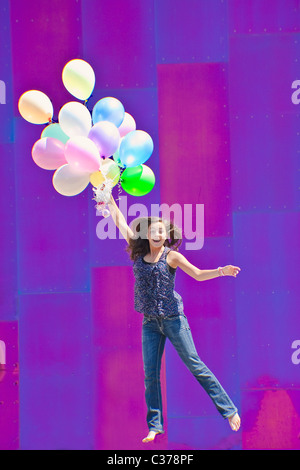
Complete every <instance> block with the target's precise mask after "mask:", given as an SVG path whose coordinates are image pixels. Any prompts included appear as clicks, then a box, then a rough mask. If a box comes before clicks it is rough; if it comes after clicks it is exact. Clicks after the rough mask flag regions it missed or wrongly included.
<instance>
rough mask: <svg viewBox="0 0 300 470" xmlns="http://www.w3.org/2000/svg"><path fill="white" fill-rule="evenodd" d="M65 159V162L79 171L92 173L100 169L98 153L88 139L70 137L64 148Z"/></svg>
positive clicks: (94, 145)
mask: <svg viewBox="0 0 300 470" xmlns="http://www.w3.org/2000/svg"><path fill="white" fill-rule="evenodd" d="M65 157H66V160H67V162H68V163H70V165H72V166H74V167H75V168H76V169H77V170H79V171H83V172H85V171H86V172H91V173H93V172H94V171H97V170H99V168H100V164H101V158H100V154H99V151H98V149H97V146H96V144H94V142H93V141H92V140H91V139H89V138H88V137H84V136H77V137H71V138H70V139H69V140H68V142H67V143H66V146H65Z"/></svg>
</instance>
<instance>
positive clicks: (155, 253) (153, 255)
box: [146, 246, 165, 261]
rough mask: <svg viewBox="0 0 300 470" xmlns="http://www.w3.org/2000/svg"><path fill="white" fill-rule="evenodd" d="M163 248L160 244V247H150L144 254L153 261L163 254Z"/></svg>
mask: <svg viewBox="0 0 300 470" xmlns="http://www.w3.org/2000/svg"><path fill="white" fill-rule="evenodd" d="M164 249H165V247H164V246H161V247H160V248H153V247H150V251H149V252H148V253H147V255H146V256H147V257H148V259H151V260H154V261H155V260H156V259H157V258H159V257H160V256H161V255H162V254H163V252H164Z"/></svg>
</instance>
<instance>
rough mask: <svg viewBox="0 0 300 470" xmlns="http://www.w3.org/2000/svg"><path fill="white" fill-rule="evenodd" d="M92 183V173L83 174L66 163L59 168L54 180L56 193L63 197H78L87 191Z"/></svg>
mask: <svg viewBox="0 0 300 470" xmlns="http://www.w3.org/2000/svg"><path fill="white" fill-rule="evenodd" d="M89 182H90V173H87V172H85V173H83V172H80V171H78V170H76V169H75V168H74V166H73V165H70V164H69V163H66V164H65V165H62V166H61V167H59V168H58V169H57V170H56V171H55V173H54V175H53V178H52V183H53V186H54V188H55V189H56V191H57V192H58V193H60V194H62V195H63V196H76V195H77V194H79V193H81V192H82V191H84V190H85V188H86V187H87V185H88V184H89Z"/></svg>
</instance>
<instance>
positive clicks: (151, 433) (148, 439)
mask: <svg viewBox="0 0 300 470" xmlns="http://www.w3.org/2000/svg"><path fill="white" fill-rule="evenodd" d="M156 434H159V432H155V431H149V434H148V436H147V437H145V438H144V439H143V440H142V442H151V441H154V439H155V436H156Z"/></svg>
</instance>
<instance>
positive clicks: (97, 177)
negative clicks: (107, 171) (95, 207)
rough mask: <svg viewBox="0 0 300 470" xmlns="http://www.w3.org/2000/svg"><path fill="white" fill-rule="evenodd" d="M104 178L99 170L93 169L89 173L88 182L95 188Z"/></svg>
mask: <svg viewBox="0 0 300 470" xmlns="http://www.w3.org/2000/svg"><path fill="white" fill-rule="evenodd" d="M104 180H105V178H104V176H103V174H102V173H101V171H95V172H94V173H92V174H91V175H90V182H91V184H92V185H93V186H94V187H95V188H97V186H99V184H101V183H103V181H104Z"/></svg>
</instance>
